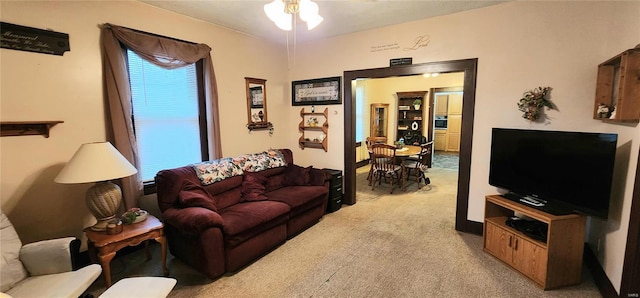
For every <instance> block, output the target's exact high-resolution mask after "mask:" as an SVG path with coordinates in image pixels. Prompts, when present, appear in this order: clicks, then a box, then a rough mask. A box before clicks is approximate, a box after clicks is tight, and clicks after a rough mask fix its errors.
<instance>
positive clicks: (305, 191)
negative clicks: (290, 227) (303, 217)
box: [266, 186, 329, 213]
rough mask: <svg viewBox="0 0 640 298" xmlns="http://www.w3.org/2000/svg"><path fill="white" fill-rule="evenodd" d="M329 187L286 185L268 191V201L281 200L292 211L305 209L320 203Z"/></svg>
mask: <svg viewBox="0 0 640 298" xmlns="http://www.w3.org/2000/svg"><path fill="white" fill-rule="evenodd" d="M328 192H329V189H328V188H327V187H325V186H288V187H283V188H280V189H276V190H274V191H271V192H268V193H267V194H266V196H267V197H268V198H269V201H276V202H282V203H285V204H287V205H289V207H291V210H292V213H293V211H294V210H295V211H299V210H298V209H301V210H306V209H308V208H309V207H311V206H315V205H316V204H317V203H320V204H321V203H322V201H323V200H324V199H325V196H324V195H326V194H327V193H328Z"/></svg>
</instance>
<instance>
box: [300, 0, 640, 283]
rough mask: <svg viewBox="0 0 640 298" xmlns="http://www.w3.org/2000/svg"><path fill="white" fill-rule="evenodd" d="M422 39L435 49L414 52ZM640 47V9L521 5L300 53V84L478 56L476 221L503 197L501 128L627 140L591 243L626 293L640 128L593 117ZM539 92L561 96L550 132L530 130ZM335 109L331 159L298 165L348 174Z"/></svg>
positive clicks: (472, 211) (632, 5)
mask: <svg viewBox="0 0 640 298" xmlns="http://www.w3.org/2000/svg"><path fill="white" fill-rule="evenodd" d="M419 36H428V40H429V42H428V43H426V42H422V43H420V44H421V45H425V46H423V47H419V48H418V49H415V50H414V49H410V48H411V46H412V45H413V44H415V43H416V42H415V41H416V38H417V37H419ZM424 40H426V37H423V41H424ZM638 42H640V2H635V1H632V2H609V1H598V2H582V1H579V2H571V1H553V2H548V1H542V2H538V1H516V2H509V3H505V4H501V5H496V6H491V7H486V8H481V9H477V10H473V11H468V12H463V13H457V14H453V15H448V16H443V17H437V18H432V19H425V20H421V21H416V22H410V23H405V24H401V25H396V26H389V27H384V28H381V29H376V30H370V31H364V32H359V33H354V34H349V35H343V36H338V37H335V38H331V39H328V40H322V41H319V42H313V43H308V44H304V45H299V47H298V56H297V61H298V63H297V64H296V65H295V67H294V68H293V69H292V71H291V74H290V76H291V79H292V80H299V79H310V78H318V77H324V76H333V75H339V74H341V73H343V72H344V71H348V70H358V69H369V68H376V67H386V66H388V63H389V59H390V58H399V57H412V58H413V63H414V64H417V63H425V62H435V61H446V60H458V59H466V58H478V73H477V90H476V107H475V121H474V136H473V151H472V163H471V182H470V197H469V211H468V216H467V217H468V219H469V220H472V221H482V218H483V212H484V210H483V208H484V196H485V195H487V194H491V193H495V192H496V191H497V190H496V189H495V188H494V187H491V186H490V185H488V183H487V181H488V166H489V158H488V156H489V150H490V142H491V137H490V132H491V128H492V127H513V128H532V129H547V130H569V131H595V132H598V131H602V132H614V133H618V134H619V147H621V148H623V149H624V150H623V151H624V152H626V156H619V157H620V159H619V163H620V165H621V166H620V167H618V168H617V169H616V175H617V176H616V177H617V178H616V179H618V180H619V182H618V183H616V185H617V189H616V190H614V192H613V197H612V199H613V200H614V202H612V211H611V214H612V216H611V218H610V220H609V221H608V222H599V221H592V222H591V224H590V226H591V233H590V236H589V239H590V240H589V241H590V243H591V244H592V247H594V250H597V246H596V245H594V243H596V242H597V241H598V239H597V238H600V241H601V244H600V246H599V247H600V250H599V251H597V252H596V253H597V254H598V257H599V259H600V262H601V263H602V265H603V268H604V269H605V271H606V273H607V275H608V277H609V279H610V280H611V281H612V283H613V284H614V285H615V287H616V289H619V287H620V280H621V270H622V263H623V261H624V249H625V242H626V235H627V227H628V219H629V210H630V202H631V192H632V190H633V178H634V175H635V168H636V163H637V158H638V148H639V143H640V127H638V126H637V125H629V126H626V125H615V124H605V123H602V122H600V121H597V120H593V119H592V111H593V102H594V90H595V79H596V70H597V65H598V64H599V63H601V62H603V61H605V60H607V59H609V58H611V57H613V56H615V55H617V54H619V53H621V52H622V51H624V50H626V49H629V48H633V47H634V46H635V45H636V44H638ZM327 53H332V54H331V55H327ZM346 83H347V84H348V83H349V82H346ZM538 86H550V87H552V88H553V90H552V92H551V100H552V101H553V102H554V103H555V104H556V105H557V106H558V108H559V110H558V111H548V112H547V115H548V116H549V121H547V122H546V123H544V124H530V123H528V122H527V121H525V120H524V119H522V118H521V113H520V112H519V111H518V110H517V107H516V103H517V101H518V99H520V97H521V95H522V93H523V92H524V91H526V90H528V89H532V88H535V87H538ZM334 109H335V110H336V111H337V115H335V117H334V118H335V119H332V123H331V124H332V125H333V126H332V127H331V128H330V132H329V134H330V135H331V142H329V151H328V152H327V153H326V154H325V153H324V152H321V153H315V152H314V154H311V153H307V152H304V153H300V152H295V153H294V154H296V156H298V160H300V158H304V159H305V161H307V162H311V161H316V160H320V159H321V160H322V161H321V163H322V164H323V166H327V167H333V168H340V169H341V168H343V164H344V161H343V154H342V148H344V144H343V141H342V140H341V136H342V135H341V134H340V135H336V134H339V133H335V132H340V131H341V130H343V128H344V126H343V123H344V121H343V119H344V115H343V109H342V107H340V106H335V107H334ZM289 125H290V126H294V125H293V124H289ZM305 151H308V150H305ZM303 163H304V162H303Z"/></svg>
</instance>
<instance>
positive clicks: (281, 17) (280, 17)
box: [264, 0, 292, 31]
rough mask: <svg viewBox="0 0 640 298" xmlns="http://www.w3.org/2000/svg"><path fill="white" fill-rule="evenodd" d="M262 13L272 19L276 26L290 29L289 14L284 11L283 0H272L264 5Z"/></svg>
mask: <svg viewBox="0 0 640 298" xmlns="http://www.w3.org/2000/svg"><path fill="white" fill-rule="evenodd" d="M264 13H265V14H266V15H267V17H269V19H271V21H273V22H274V23H275V24H276V26H278V28H280V29H282V30H286V31H291V28H292V26H291V21H292V17H291V14H288V13H286V12H285V6H284V2H283V1H282V0H274V1H273V2H271V3H269V4H265V5H264Z"/></svg>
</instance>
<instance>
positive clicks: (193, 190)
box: [178, 180, 218, 211]
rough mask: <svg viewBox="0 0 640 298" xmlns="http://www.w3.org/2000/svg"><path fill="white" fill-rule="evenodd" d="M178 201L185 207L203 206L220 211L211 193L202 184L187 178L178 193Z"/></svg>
mask: <svg viewBox="0 0 640 298" xmlns="http://www.w3.org/2000/svg"><path fill="white" fill-rule="evenodd" d="M178 201H179V202H180V205H182V206H184V207H202V208H207V209H209V210H211V211H218V207H217V206H216V203H215V202H214V201H213V198H212V197H211V195H210V194H209V193H208V192H207V191H206V190H205V189H204V188H202V186H200V185H197V184H195V183H193V182H191V181H189V180H185V181H184V183H183V184H182V189H181V190H180V192H179V193H178Z"/></svg>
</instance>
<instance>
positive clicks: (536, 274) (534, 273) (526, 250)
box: [512, 236, 548, 287]
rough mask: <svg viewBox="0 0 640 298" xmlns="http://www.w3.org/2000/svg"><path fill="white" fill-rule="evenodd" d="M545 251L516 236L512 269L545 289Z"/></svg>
mask: <svg viewBox="0 0 640 298" xmlns="http://www.w3.org/2000/svg"><path fill="white" fill-rule="evenodd" d="M547 256H548V254H547V249H546V248H544V247H542V246H539V245H536V244H534V243H533V242H531V241H529V240H527V239H524V238H521V237H517V236H516V240H515V242H514V245H513V263H512V264H513V268H515V269H516V270H518V271H520V272H522V273H523V274H524V275H526V276H528V277H529V278H531V279H532V280H534V281H535V282H536V283H538V284H540V285H541V286H543V287H545V282H546V280H547Z"/></svg>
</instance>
